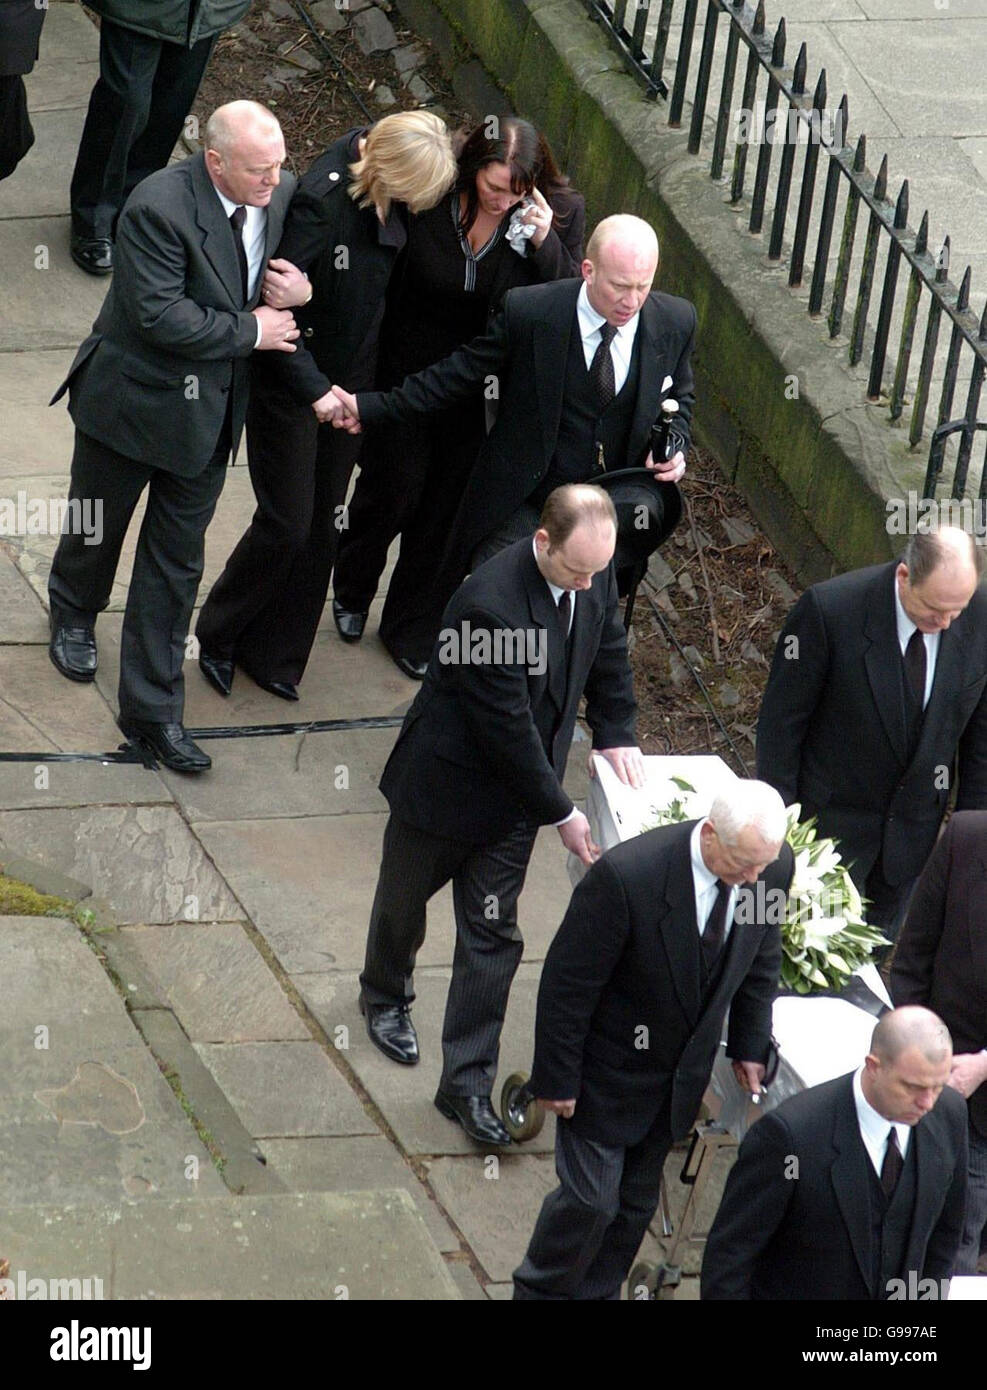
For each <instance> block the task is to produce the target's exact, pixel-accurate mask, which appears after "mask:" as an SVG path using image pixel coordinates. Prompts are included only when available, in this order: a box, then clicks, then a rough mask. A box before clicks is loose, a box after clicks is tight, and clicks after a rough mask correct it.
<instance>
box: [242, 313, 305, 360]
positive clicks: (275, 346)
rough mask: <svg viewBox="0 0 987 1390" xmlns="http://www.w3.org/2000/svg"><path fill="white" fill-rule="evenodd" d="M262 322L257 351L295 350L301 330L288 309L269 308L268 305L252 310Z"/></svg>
mask: <svg viewBox="0 0 987 1390" xmlns="http://www.w3.org/2000/svg"><path fill="white" fill-rule="evenodd" d="M252 313H253V314H254V316H255V317H256V318H259V319H260V322H261V335H260V342H259V343H258V344H257V348H256V351H257V352H267V351H271V352H294V351H295V339H296V338H297V337H298V334H299V330H298V329H297V328H296V327H295V319H294V316H293V315H292V314H290V313H288V311H287V310H286V309H268V308H267V306H266V305H261V307H260V308H258V309H254V310H252Z"/></svg>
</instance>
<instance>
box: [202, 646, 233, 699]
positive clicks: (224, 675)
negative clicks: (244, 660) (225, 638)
mask: <svg viewBox="0 0 987 1390" xmlns="http://www.w3.org/2000/svg"><path fill="white" fill-rule="evenodd" d="M199 670H200V671H201V672H202V674H203V675H204V676H205V678H206V680H207V681H208V682H209V684H210V685H211V686H212V688H213V690H218V691H219V693H220V695H229V693H230V691H231V690H232V689H233V670H234V667H233V662H232V661H225V660H224V659H223V657H221V656H210V655H209V653H208V652H204V651H203V650H202V649H201V648H200V649H199Z"/></svg>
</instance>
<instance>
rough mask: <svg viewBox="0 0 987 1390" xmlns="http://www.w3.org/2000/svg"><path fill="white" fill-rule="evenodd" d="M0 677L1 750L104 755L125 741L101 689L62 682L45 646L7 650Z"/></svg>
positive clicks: (74, 682)
mask: <svg viewBox="0 0 987 1390" xmlns="http://www.w3.org/2000/svg"><path fill="white" fill-rule="evenodd" d="M2 661H3V671H2V675H0V698H2V704H0V747H2V748H4V749H6V750H8V751H9V752H22V751H24V752H32V751H33V750H34V749H36V748H39V747H43V746H44V745H45V743H49V744H51V743H53V744H54V745H55V747H56V748H59V749H61V750H62V751H64V752H78V753H107V752H112V751H113V750H114V749H115V748H118V747H119V745H120V744H121V743H122V742H123V735H122V734H121V733H120V730H119V729H118V728H117V725H116V721H115V720H114V718H113V715H112V713H111V712H110V710H109V709H108V708H107V704H106V701H105V699H104V698H103V696H102V695H101V693H100V691H99V689H98V688H97V687H96V686H95V685H92V684H86V683H85V682H80V681H70V680H66V679H65V677H64V676H63V675H61V674H60V673H59V672H58V671H57V670H56V669H55V667H54V666H53V665H52V663H51V660H50V658H49V656H48V645H47V642H45V644H44V645H43V646H42V645H36V646H23V647H20V646H7V647H5V648H4V649H3V654H2Z"/></svg>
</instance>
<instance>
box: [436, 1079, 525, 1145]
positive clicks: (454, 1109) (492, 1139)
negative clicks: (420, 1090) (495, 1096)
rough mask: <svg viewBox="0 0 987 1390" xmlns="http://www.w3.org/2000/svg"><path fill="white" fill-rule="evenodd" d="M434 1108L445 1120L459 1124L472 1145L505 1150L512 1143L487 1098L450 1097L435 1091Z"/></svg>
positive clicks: (442, 1092) (443, 1092)
mask: <svg viewBox="0 0 987 1390" xmlns="http://www.w3.org/2000/svg"><path fill="white" fill-rule="evenodd" d="M435 1108H436V1110H438V1111H439V1112H440V1113H441V1114H443V1115H444V1116H445V1117H446V1119H447V1120H455V1121H456V1122H457V1124H461V1125H462V1127H463V1129H465V1131H466V1133H467V1134H468V1135H469V1137H470V1138H471V1139H472V1140H473V1141H474V1143H477V1144H493V1145H495V1147H496V1148H498V1149H506V1148H509V1147H510V1145H511V1144H512V1143H513V1142H514V1141H513V1140H512V1139H511V1136H510V1134H508V1132H507V1130H506V1129H505V1128H504V1126H503V1125H502V1124H501V1122H500V1120H498V1118H497V1116H496V1115H495V1114H494V1108H493V1106H492V1105H491V1104H490V1097H489V1096H450V1095H448V1094H447V1093H446V1092H445V1091H436V1093H435Z"/></svg>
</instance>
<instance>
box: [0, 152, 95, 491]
mask: <svg viewBox="0 0 987 1390" xmlns="http://www.w3.org/2000/svg"><path fill="white" fill-rule="evenodd" d="M15 177H16V176H15ZM2 187H3V185H2V184H0V188H2ZM79 273H80V275H81V274H82V272H81V271H80V272H79ZM74 357H75V349H74V348H62V349H58V348H52V349H51V350H50V351H48V352H8V353H5V354H4V357H3V379H4V383H5V390H6V392H7V401H8V403H9V407H10V418H11V419H12V420H15V421H16V422H17V423H16V427H15V428H13V429H10V430H4V431H3V433H2V435H0V478H5V479H6V478H11V479H14V478H21V479H24V478H37V479H39V480H40V479H42V478H43V479H44V482H43V483H40V482H39V483H36V484H35V486H36V487H37V486H40V487H42V488H43V491H42V492H41V493H40V494H36V493H31V494H30V495H31V496H34V495H41V496H44V497H64V496H65V494H66V492H67V490H68V474H69V466H70V464H71V460H72V444H73V428H72V419H71V416H70V415H69V413H68V411H67V410H66V409H65V407H64V405H63V404H62V403H61V402H59V403H58V404H57V405H52V406H50V405H49V404H48V402H49V401H50V400H51V398H52V396H53V395H54V394H55V392H56V391H57V390H58V388H59V386H61V384H62V382H63V381H64V380H65V377H66V375H67V373H68V369H69V367H71V365H72V361H73V359H74ZM0 495H3V496H5V497H9V496H11V495H12V494H11V491H10V485H9V484H7V483H3V484H0ZM15 495H16V494H15Z"/></svg>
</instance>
